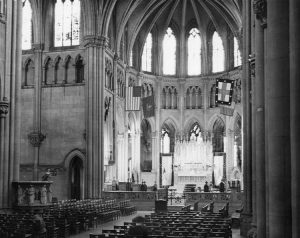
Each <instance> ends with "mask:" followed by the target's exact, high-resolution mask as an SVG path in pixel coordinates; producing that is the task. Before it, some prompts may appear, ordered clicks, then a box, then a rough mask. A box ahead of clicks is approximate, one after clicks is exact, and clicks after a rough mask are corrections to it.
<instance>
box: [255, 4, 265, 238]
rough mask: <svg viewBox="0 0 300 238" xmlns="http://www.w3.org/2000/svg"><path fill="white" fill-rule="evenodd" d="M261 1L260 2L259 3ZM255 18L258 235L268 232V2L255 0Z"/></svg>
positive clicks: (259, 237)
mask: <svg viewBox="0 0 300 238" xmlns="http://www.w3.org/2000/svg"><path fill="white" fill-rule="evenodd" d="M259 2H260V4H259ZM253 12H254V14H255V15H256V19H255V89H254V95H253V100H254V111H253V118H254V120H255V125H256V127H255V133H254V136H255V140H254V142H255V164H256V166H255V170H256V194H255V200H256V227H257V237H258V238H264V237H267V234H266V173H265V169H266V167H265V163H266V161H265V156H266V155H265V98H264V96H265V93H264V89H265V82H264V80H265V75H264V73H265V71H264V63H265V62H264V52H265V47H264V28H265V27H266V22H265V19H266V2H265V1H253Z"/></svg>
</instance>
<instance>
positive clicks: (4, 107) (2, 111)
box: [0, 97, 9, 118]
mask: <svg viewBox="0 0 300 238" xmlns="http://www.w3.org/2000/svg"><path fill="white" fill-rule="evenodd" d="M8 108H9V102H8V100H7V98H6V97H3V100H0V118H5V117H6V115H7V113H8Z"/></svg>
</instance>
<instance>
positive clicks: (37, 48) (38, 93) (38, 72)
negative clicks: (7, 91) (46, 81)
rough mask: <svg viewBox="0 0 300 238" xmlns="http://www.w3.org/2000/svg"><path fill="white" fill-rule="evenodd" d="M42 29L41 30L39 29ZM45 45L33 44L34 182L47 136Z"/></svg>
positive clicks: (31, 136) (31, 135) (32, 143)
mask: <svg viewBox="0 0 300 238" xmlns="http://www.w3.org/2000/svg"><path fill="white" fill-rule="evenodd" d="M39 29H40V28H39ZM43 48H44V46H43V44H42V43H40V42H39V43H35V44H33V50H34V69H35V71H34V104H33V105H34V108H33V131H32V132H31V133H30V134H28V139H29V141H30V143H31V145H32V146H33V147H34V158H33V174H32V179H33V181H38V180H39V161H40V146H41V143H42V141H43V140H44V139H45V138H46V136H45V135H44V134H43V133H42V131H41V130H42V128H41V106H42V103H41V102H42V100H41V98H42V79H43V76H44V75H43V65H42V62H43Z"/></svg>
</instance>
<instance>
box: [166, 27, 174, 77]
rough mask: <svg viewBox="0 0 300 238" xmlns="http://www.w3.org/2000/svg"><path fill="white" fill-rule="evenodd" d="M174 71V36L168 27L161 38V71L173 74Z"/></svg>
mask: <svg viewBox="0 0 300 238" xmlns="http://www.w3.org/2000/svg"><path fill="white" fill-rule="evenodd" d="M175 72H176V37H175V35H174V32H173V30H172V29H171V28H170V27H168V29H167V31H166V34H165V36H164V40H163V73H164V74H168V75H175Z"/></svg>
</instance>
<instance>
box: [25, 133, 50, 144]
mask: <svg viewBox="0 0 300 238" xmlns="http://www.w3.org/2000/svg"><path fill="white" fill-rule="evenodd" d="M45 138H46V136H45V135H44V134H42V133H40V132H35V131H34V132H31V133H30V134H29V135H28V139H29V142H30V144H31V145H32V146H33V147H40V146H41V144H42V142H43V140H44V139H45Z"/></svg>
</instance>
